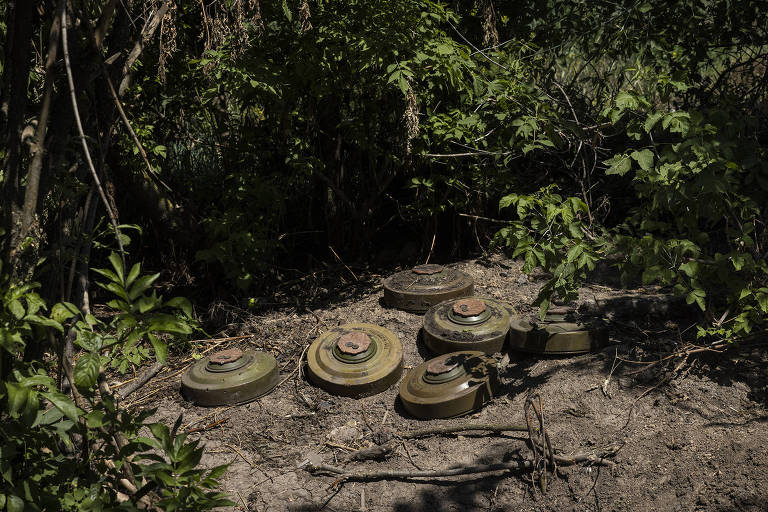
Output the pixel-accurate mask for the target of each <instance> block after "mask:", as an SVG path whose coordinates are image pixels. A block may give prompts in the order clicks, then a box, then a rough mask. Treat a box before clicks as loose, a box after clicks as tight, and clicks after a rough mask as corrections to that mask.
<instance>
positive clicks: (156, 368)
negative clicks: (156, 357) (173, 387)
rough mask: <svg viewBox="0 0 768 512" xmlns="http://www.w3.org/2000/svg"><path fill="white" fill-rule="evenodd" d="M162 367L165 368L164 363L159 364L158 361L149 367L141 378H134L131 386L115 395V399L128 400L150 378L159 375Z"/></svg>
mask: <svg viewBox="0 0 768 512" xmlns="http://www.w3.org/2000/svg"><path fill="white" fill-rule="evenodd" d="M164 367H165V363H161V362H160V361H155V364H153V365H152V366H150V367H149V368H148V369H147V370H146V371H145V372H144V373H142V374H141V376H139V377H136V378H135V379H133V380H132V382H131V384H129V385H128V386H126V387H125V388H123V389H121V390H120V392H119V393H118V394H117V398H119V399H120V400H125V399H126V398H128V396H129V395H131V394H132V393H135V392H136V391H138V390H139V389H140V388H141V387H142V386H144V385H145V384H146V383H147V382H149V381H150V379H152V377H154V376H155V375H157V374H158V373H160V370H162V369H163V368H164Z"/></svg>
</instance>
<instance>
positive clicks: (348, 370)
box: [307, 323, 403, 397]
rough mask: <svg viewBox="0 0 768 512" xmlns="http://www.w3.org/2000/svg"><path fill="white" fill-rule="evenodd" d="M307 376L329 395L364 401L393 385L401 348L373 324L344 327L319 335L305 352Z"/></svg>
mask: <svg viewBox="0 0 768 512" xmlns="http://www.w3.org/2000/svg"><path fill="white" fill-rule="evenodd" d="M307 369H308V372H307V375H308V376H309V378H310V380H311V381H312V382H314V383H315V384H317V385H318V386H319V387H321V388H323V389H325V390H326V391H328V392H329V393H333V394H335V395H342V396H351V397H363V396H370V395H375V394H376V393H380V392H381V391H384V390H385V389H387V388H388V387H389V386H391V385H392V384H394V383H395V382H396V381H397V380H398V379H399V378H400V374H401V373H402V369H403V346H402V344H401V343H400V340H398V339H397V336H395V335H394V334H393V333H392V332H390V331H389V330H387V329H385V328H383V327H379V326H378V325H373V324H362V323H361V324H344V325H340V326H338V327H334V328H333V329H330V330H329V331H326V332H324V333H323V334H322V335H320V336H319V337H318V338H317V339H316V340H315V341H314V342H312V345H310V347H309V350H308V351H307Z"/></svg>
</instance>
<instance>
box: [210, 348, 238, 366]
mask: <svg viewBox="0 0 768 512" xmlns="http://www.w3.org/2000/svg"><path fill="white" fill-rule="evenodd" d="M241 357H243V351H242V350H240V349H239V348H230V349H227V350H220V351H218V352H214V353H213V354H211V359H210V362H211V363H213V364H227V363H234V362H235V361H237V360H238V359H240V358H241Z"/></svg>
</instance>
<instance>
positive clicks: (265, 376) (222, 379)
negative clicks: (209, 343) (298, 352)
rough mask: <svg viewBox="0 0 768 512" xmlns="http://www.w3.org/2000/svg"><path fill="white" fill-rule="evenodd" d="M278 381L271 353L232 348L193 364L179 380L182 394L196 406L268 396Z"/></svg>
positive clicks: (238, 401)
mask: <svg viewBox="0 0 768 512" xmlns="http://www.w3.org/2000/svg"><path fill="white" fill-rule="evenodd" d="M277 382H278V371H277V361H275V358H274V356H273V355H272V354H270V353H269V352H256V351H254V350H246V351H245V352H243V351H242V350H240V349H239V348H232V349H228V350H222V351H220V352H215V353H213V354H211V355H210V356H208V357H204V358H202V359H200V360H199V361H198V362H196V363H195V364H194V365H193V366H192V368H190V369H189V370H188V371H187V372H186V373H185V374H184V376H183V377H182V378H181V393H182V395H183V396H184V398H185V399H186V400H189V401H190V402H194V403H196V404H197V405H204V406H218V405H231V404H240V403H244V402H249V401H251V400H254V399H256V398H258V397H260V396H262V395H265V394H267V393H269V392H270V391H272V390H273V389H274V388H275V386H277Z"/></svg>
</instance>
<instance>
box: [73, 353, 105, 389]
mask: <svg viewBox="0 0 768 512" xmlns="http://www.w3.org/2000/svg"><path fill="white" fill-rule="evenodd" d="M100 366H101V360H100V359H99V356H98V354H95V353H93V352H89V353H87V354H84V355H83V356H82V357H80V359H78V360H77V363H76V364H75V386H77V388H78V389H80V390H85V389H91V388H93V387H94V386H95V385H96V380H97V379H98V377H99V367H100Z"/></svg>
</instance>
